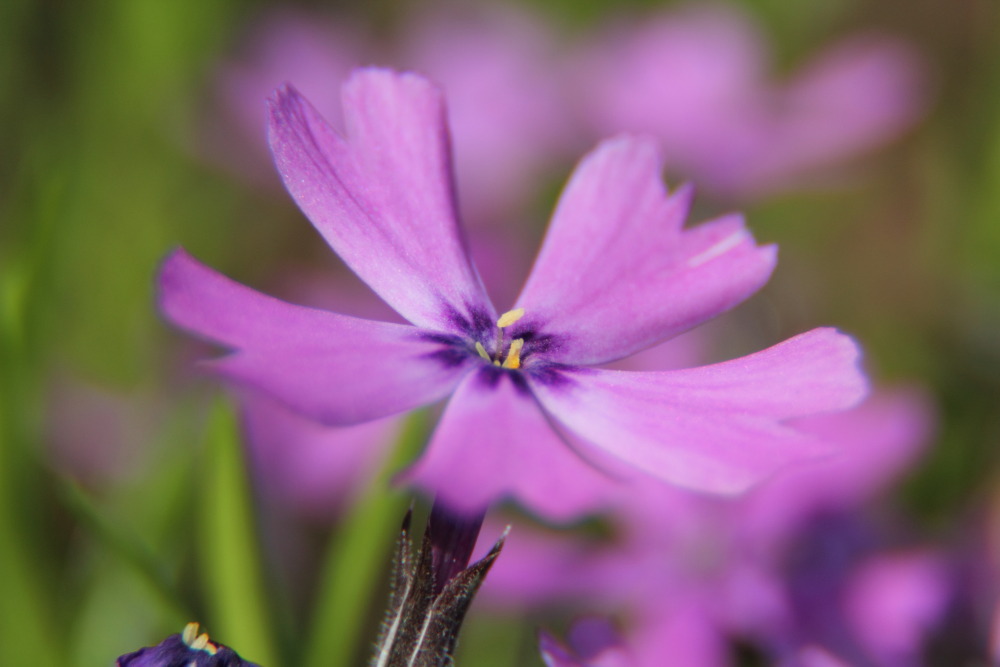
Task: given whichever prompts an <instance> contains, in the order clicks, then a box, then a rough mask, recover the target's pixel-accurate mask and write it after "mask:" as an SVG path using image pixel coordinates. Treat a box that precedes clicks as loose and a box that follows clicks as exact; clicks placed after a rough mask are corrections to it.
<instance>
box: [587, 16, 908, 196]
mask: <svg viewBox="0 0 1000 667" xmlns="http://www.w3.org/2000/svg"><path fill="white" fill-rule="evenodd" d="M769 55H770V53H769V48H768V46H767V43H766V41H765V38H764V36H763V35H762V34H761V33H760V31H759V30H758V29H757V28H756V27H755V26H754V25H753V24H752V22H751V21H750V19H749V17H747V16H745V15H743V14H742V13H741V12H740V11H739V10H737V9H735V8H730V7H727V6H725V5H716V6H712V7H711V8H707V9H706V8H704V7H691V8H687V9H683V10H677V11H672V12H668V13H662V14H660V15H656V16H652V17H646V18H644V19H642V20H641V21H638V22H635V23H632V24H628V25H618V26H616V28H615V29H613V30H609V31H608V32H607V34H605V35H604V36H602V37H601V38H600V39H599V40H597V43H596V44H595V45H594V46H589V47H587V48H586V49H584V53H583V55H582V56H581V58H580V60H579V62H578V68H579V74H578V76H577V77H576V78H577V80H578V81H579V84H578V90H579V92H578V96H577V97H578V105H579V107H580V108H581V109H583V110H584V113H585V114H586V115H587V116H588V117H589V120H590V123H591V124H592V126H593V128H594V131H595V132H596V133H598V134H606V133H609V132H620V131H623V130H624V131H632V132H648V133H649V134H651V135H653V136H655V137H657V138H658V139H659V140H660V141H661V142H662V145H663V148H664V152H665V155H666V157H667V160H668V164H669V166H670V167H672V168H674V169H675V170H676V171H678V172H679V173H681V174H683V175H684V176H685V177H689V178H692V179H693V180H695V181H696V182H697V183H698V184H699V186H701V187H704V188H706V189H708V190H711V191H712V192H714V193H716V194H720V195H723V196H729V197H747V196H754V195H760V194H764V193H767V192H771V191H774V190H778V189H783V188H788V187H792V186H796V185H802V184H804V183H806V182H808V181H809V180H810V179H812V178H814V177H816V176H818V175H822V174H829V172H830V168H832V167H835V166H837V165H838V164H840V163H842V162H843V161H845V160H848V159H850V158H853V157H856V156H858V155H860V154H862V153H864V152H866V151H869V150H871V149H873V148H877V147H879V146H881V145H883V144H885V143H886V142H888V141H889V140H891V139H893V138H895V137H897V136H898V135H899V134H900V133H901V132H902V131H903V130H905V129H906V128H907V127H909V126H910V125H911V124H913V122H914V121H915V120H916V118H917V117H918V116H919V115H920V113H921V112H922V108H923V104H924V100H923V95H922V91H921V85H920V67H919V64H918V63H917V61H916V57H915V55H914V54H913V53H912V52H911V51H910V50H909V49H907V48H906V47H905V46H903V45H902V44H900V43H899V42H897V41H895V40H893V39H891V38H888V37H882V36H877V35H857V36H852V37H848V38H846V39H844V40H843V41H841V42H839V43H837V44H834V45H833V46H832V47H828V48H827V49H826V50H824V51H822V52H820V53H819V54H817V55H816V56H814V57H813V59H812V60H811V61H810V62H808V63H806V64H805V65H803V66H800V67H799V68H798V69H797V71H796V72H795V73H794V74H793V75H792V76H791V77H789V78H787V80H785V81H778V80H777V78H776V77H775V76H774V75H773V74H772V72H771V64H770V63H769V62H768V58H769Z"/></svg>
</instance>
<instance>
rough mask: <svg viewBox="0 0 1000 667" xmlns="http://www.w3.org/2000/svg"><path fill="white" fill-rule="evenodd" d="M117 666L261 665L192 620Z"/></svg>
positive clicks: (221, 666) (211, 666) (245, 666)
mask: <svg viewBox="0 0 1000 667" xmlns="http://www.w3.org/2000/svg"><path fill="white" fill-rule="evenodd" d="M115 664H116V665H117V667H259V665H257V664H256V663H253V662H250V661H248V660H243V659H242V658H240V656H239V655H237V654H236V651H234V650H233V649H231V648H228V647H226V646H223V645H221V644H217V643H215V642H213V641H211V640H210V639H209V638H208V635H207V634H205V633H201V634H199V633H198V624H197V623H188V624H187V626H185V628H184V632H183V633H180V634H176V635H170V636H169V637H167V638H166V639H164V640H163V641H162V642H160V643H159V644H157V645H156V646H149V647H147V648H143V649H139V650H138V651H134V652H132V653H128V654H126V655H123V656H121V657H120V658H118V661H117V662H116V663H115Z"/></svg>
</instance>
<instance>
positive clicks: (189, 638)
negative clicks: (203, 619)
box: [181, 623, 198, 646]
mask: <svg viewBox="0 0 1000 667" xmlns="http://www.w3.org/2000/svg"><path fill="white" fill-rule="evenodd" d="M197 636H198V624H197V623H188V624H187V625H185V626H184V632H183V633H181V640H182V641H183V642H184V643H185V644H186V645H188V646H190V645H191V643H192V642H193V641H194V640H195V638H196V637H197Z"/></svg>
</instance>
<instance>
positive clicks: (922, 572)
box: [843, 551, 952, 666]
mask: <svg viewBox="0 0 1000 667" xmlns="http://www.w3.org/2000/svg"><path fill="white" fill-rule="evenodd" d="M950 579H951V573H950V572H949V571H948V567H947V565H946V563H945V562H944V561H943V559H942V558H941V557H940V555H938V554H936V553H932V552H920V551H914V552H909V553H892V554H881V555H878V556H874V557H872V558H869V559H867V560H866V561H865V562H863V563H861V565H860V566H858V567H857V568H856V569H855V571H854V572H853V573H852V575H851V577H850V579H849V580H848V582H847V584H846V587H845V592H844V600H843V604H844V608H845V616H846V617H847V619H848V623H849V624H850V626H851V629H852V630H853V632H854V634H855V636H857V637H858V638H859V641H860V643H861V644H863V645H864V646H865V647H866V648H867V649H868V651H869V653H870V655H871V656H872V658H873V661H874V662H875V663H876V664H879V665H900V666H902V665H914V666H916V665H920V664H922V660H921V659H920V656H921V654H922V650H921V649H922V648H923V643H924V640H925V638H926V637H927V636H928V634H929V633H930V631H931V630H932V629H933V628H934V627H935V626H936V625H937V624H938V623H939V622H940V620H941V617H942V614H943V611H944V609H945V606H946V605H947V604H948V602H949V599H950V598H951V596H952V592H951V581H950Z"/></svg>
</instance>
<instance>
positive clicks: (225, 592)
mask: <svg viewBox="0 0 1000 667" xmlns="http://www.w3.org/2000/svg"><path fill="white" fill-rule="evenodd" d="M204 456H205V460H204V464H203V466H202V473H203V475H202V476H201V479H202V483H201V488H202V493H203V494H204V495H203V496H202V506H201V508H200V510H199V516H198V520H197V521H198V524H199V534H198V536H199V540H198V542H199V543H198V553H199V559H200V565H201V572H202V576H203V577H204V580H203V582H202V584H203V586H202V588H203V590H204V591H205V593H206V595H207V608H208V611H209V615H210V625H209V627H207V628H206V630H207V631H208V632H210V633H211V634H212V636H213V638H217V639H218V640H219V641H220V642H222V643H224V644H227V645H229V646H232V647H233V648H234V649H235V650H236V651H237V652H238V653H239V654H240V655H241V656H242V657H243V658H245V659H247V660H252V661H254V662H257V663H259V664H261V665H265V666H266V667H278V665H279V660H278V652H277V650H276V638H275V631H274V630H275V626H274V625H273V623H272V622H271V609H270V607H269V605H268V601H267V596H266V594H265V585H264V578H263V568H262V562H263V560H262V557H261V552H260V542H259V540H258V538H257V534H256V529H255V524H254V517H253V503H252V500H251V496H250V488H249V483H248V479H247V471H246V464H245V461H244V458H243V455H242V450H241V447H240V440H239V437H238V434H237V426H236V419H235V417H234V415H233V411H232V410H231V409H230V408H229V406H227V405H225V404H224V403H222V402H220V403H219V404H218V405H216V406H215V407H214V408H213V409H212V412H211V416H210V420H209V426H208V437H207V442H206V446H205V455H204ZM192 620H194V619H192Z"/></svg>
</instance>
